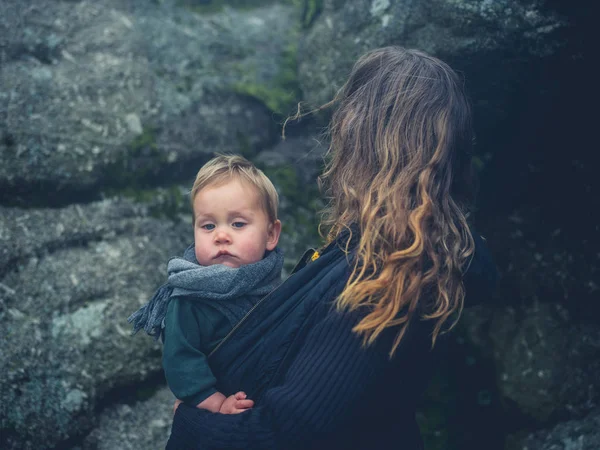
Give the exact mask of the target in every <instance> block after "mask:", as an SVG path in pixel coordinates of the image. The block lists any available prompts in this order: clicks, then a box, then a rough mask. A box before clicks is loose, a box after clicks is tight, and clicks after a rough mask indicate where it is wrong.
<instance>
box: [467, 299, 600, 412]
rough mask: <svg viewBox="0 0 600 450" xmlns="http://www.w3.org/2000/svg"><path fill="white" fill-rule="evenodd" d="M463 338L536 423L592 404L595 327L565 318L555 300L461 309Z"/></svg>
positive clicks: (597, 348)
mask: <svg viewBox="0 0 600 450" xmlns="http://www.w3.org/2000/svg"><path fill="white" fill-rule="evenodd" d="M461 326H462V327H463V328H464V329H465V330H466V333H467V336H468V338H469V341H470V342H472V343H473V344H474V345H476V346H477V347H479V349H480V350H481V351H482V353H483V354H486V355H488V356H489V357H491V358H493V360H494V361H495V364H496V379H497V382H498V389H499V392H500V393H501V395H502V396H503V397H504V399H505V400H508V401H509V402H510V403H511V404H512V405H514V406H513V407H516V408H517V411H518V412H519V413H520V414H524V415H525V416H527V417H528V418H529V419H533V420H534V421H535V422H537V423H539V424H547V423H551V422H552V421H554V420H556V419H557V418H558V417H578V416H581V415H582V414H585V413H587V412H589V411H590V410H592V409H593V408H595V407H597V405H598V399H599V398H600V396H599V391H600V381H599V379H598V373H599V371H600V327H599V326H598V325H595V324H582V323H577V322H574V321H572V320H571V318H570V316H569V313H568V312H567V310H566V309H565V308H564V307H563V306H561V305H560V304H550V303H541V302H537V301H536V302H534V303H533V304H532V305H530V306H526V307H525V306H524V307H501V308H497V309H494V310H490V309H489V308H485V307H483V308H480V309H479V310H474V311H466V312H465V315H464V317H463V318H462V324H461Z"/></svg>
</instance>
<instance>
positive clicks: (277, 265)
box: [127, 245, 283, 339]
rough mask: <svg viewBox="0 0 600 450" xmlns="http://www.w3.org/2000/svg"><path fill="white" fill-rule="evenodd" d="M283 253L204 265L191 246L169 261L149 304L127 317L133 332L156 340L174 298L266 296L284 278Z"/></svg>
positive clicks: (202, 298)
mask: <svg viewBox="0 0 600 450" xmlns="http://www.w3.org/2000/svg"><path fill="white" fill-rule="evenodd" d="M282 267H283V252H282V251H281V250H280V249H279V248H276V249H275V250H273V251H271V252H269V253H268V254H267V256H266V257H265V258H263V259H261V260H260V261H258V262H256V263H253V264H247V265H244V266H240V267H238V268H231V267H227V266H224V265H222V264H215V265H212V266H201V265H200V264H198V261H197V260H196V255H195V253H194V246H193V245H190V246H189V247H188V248H187V249H186V250H185V252H184V253H183V257H182V258H172V259H170V260H169V263H168V264H167V272H168V280H167V282H166V283H165V284H163V285H162V286H161V287H160V288H158V290H157V291H156V293H155V294H154V296H153V297H152V298H151V299H150V301H149V302H148V303H146V304H145V305H144V306H142V307H141V308H140V309H139V310H137V311H136V312H134V313H133V314H132V315H131V316H129V317H128V318H127V322H129V323H132V324H133V331H132V334H135V333H137V332H138V331H140V330H141V329H143V330H144V331H146V333H148V334H149V335H150V336H154V339H158V337H159V336H160V333H161V331H162V326H163V320H164V318H165V315H166V314H167V306H168V304H169V301H170V300H171V298H174V297H187V298H193V299H198V300H204V301H205V300H214V301H221V300H229V299H233V298H238V297H241V296H260V297H262V296H265V295H267V294H268V293H269V292H271V291H272V290H273V289H274V288H275V287H277V285H278V284H279V283H280V281H281V269H282Z"/></svg>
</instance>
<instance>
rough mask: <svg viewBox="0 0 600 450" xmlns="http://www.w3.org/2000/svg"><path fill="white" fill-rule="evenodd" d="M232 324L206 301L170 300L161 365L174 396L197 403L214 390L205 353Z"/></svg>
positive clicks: (213, 382) (212, 378)
mask: <svg viewBox="0 0 600 450" xmlns="http://www.w3.org/2000/svg"><path fill="white" fill-rule="evenodd" d="M233 325H234V324H232V323H231V321H230V320H229V319H228V318H227V317H226V316H225V314H223V313H222V312H221V311H219V310H218V309H216V308H213V307H211V306H210V303H209V302H202V301H197V300H188V299H185V298H174V299H172V300H171V301H170V302H169V306H168V309H167V315H166V317H165V329H164V333H163V341H164V348H163V368H164V371H165V377H166V378H167V384H168V385H169V388H170V389H171V391H172V392H173V394H174V395H175V397H177V398H178V399H180V400H183V401H184V402H185V403H188V404H190V405H193V406H196V405H197V404H198V403H200V402H202V401H203V400H204V399H206V398H207V397H209V396H211V395H212V394H214V393H215V392H217V390H216V389H215V384H216V379H215V377H214V375H213V373H212V371H211V370H210V367H209V366H208V360H207V355H208V354H209V353H210V352H211V351H212V350H213V349H214V348H215V347H216V346H217V345H218V344H219V342H221V340H222V339H223V338H224V337H225V336H226V335H227V333H229V331H230V330H231V328H232V327H233Z"/></svg>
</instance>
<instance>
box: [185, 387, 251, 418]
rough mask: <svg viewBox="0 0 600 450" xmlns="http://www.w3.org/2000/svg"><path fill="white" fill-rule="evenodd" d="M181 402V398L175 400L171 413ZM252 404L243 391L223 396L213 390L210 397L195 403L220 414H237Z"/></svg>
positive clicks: (201, 407)
mask: <svg viewBox="0 0 600 450" xmlns="http://www.w3.org/2000/svg"><path fill="white" fill-rule="evenodd" d="M181 403H183V401H182V400H179V399H178V400H176V401H175V405H174V406H173V414H175V411H177V407H178V406H179V405H180V404H181ZM253 406H254V402H253V401H252V400H250V399H247V398H246V394H245V393H244V392H241V391H240V392H237V393H236V394H234V395H230V396H229V397H225V396H224V395H223V394H221V393H220V392H215V393H214V394H212V395H211V396H210V397H208V398H206V399H205V400H203V401H202V402H200V403H198V404H197V405H196V408H199V409H207V410H208V411H212V412H218V413H221V414H239V413H241V412H244V411H246V410H248V409H250V408H252V407H253Z"/></svg>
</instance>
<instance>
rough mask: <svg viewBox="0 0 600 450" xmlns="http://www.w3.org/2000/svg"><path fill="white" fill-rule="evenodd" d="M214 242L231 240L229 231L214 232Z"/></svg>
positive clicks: (220, 242) (219, 242)
mask: <svg viewBox="0 0 600 450" xmlns="http://www.w3.org/2000/svg"><path fill="white" fill-rule="evenodd" d="M215 242H216V243H218V244H222V243H227V242H231V237H230V236H229V233H227V232H226V231H224V230H218V231H217V232H216V233H215Z"/></svg>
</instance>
